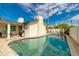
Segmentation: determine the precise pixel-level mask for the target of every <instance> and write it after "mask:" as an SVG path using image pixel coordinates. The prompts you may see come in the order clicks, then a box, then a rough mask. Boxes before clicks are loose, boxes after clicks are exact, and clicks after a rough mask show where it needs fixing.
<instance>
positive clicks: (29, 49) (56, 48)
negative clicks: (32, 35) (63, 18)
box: [9, 35, 71, 56]
mask: <svg viewBox="0 0 79 59" xmlns="http://www.w3.org/2000/svg"><path fill="white" fill-rule="evenodd" d="M9 46H10V47H11V48H12V49H13V50H14V51H16V53H17V54H19V55H20V56H70V55H71V53H70V50H69V47H68V43H67V39H66V37H64V36H58V35H47V36H44V37H41V38H36V39H24V40H20V41H16V42H13V43H11V44H9Z"/></svg>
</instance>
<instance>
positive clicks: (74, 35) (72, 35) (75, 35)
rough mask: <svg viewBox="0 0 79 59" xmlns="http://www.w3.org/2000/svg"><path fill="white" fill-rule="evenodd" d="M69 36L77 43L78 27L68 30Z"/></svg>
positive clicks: (78, 38) (78, 36) (78, 41)
mask: <svg viewBox="0 0 79 59" xmlns="http://www.w3.org/2000/svg"><path fill="white" fill-rule="evenodd" d="M70 36H71V37H72V38H73V39H74V40H75V41H76V42H77V43H79V27H72V28H70Z"/></svg>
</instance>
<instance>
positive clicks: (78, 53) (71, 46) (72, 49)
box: [66, 35, 79, 56]
mask: <svg viewBox="0 0 79 59" xmlns="http://www.w3.org/2000/svg"><path fill="white" fill-rule="evenodd" d="M66 38H67V42H68V45H69V49H70V52H71V56H79V51H78V48H77V47H79V45H78V44H77V43H76V41H74V40H73V38H72V37H71V36H70V35H66Z"/></svg>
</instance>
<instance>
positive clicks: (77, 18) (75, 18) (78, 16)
mask: <svg viewBox="0 0 79 59" xmlns="http://www.w3.org/2000/svg"><path fill="white" fill-rule="evenodd" d="M71 20H79V14H77V15H76V16H73V17H72V18H71Z"/></svg>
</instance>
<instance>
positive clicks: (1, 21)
mask: <svg viewBox="0 0 79 59" xmlns="http://www.w3.org/2000/svg"><path fill="white" fill-rule="evenodd" d="M0 23H4V24H13V25H17V24H18V23H16V22H11V21H4V20H0Z"/></svg>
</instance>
